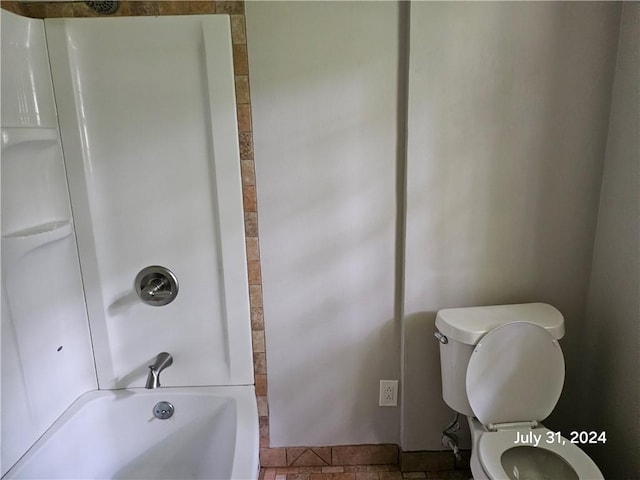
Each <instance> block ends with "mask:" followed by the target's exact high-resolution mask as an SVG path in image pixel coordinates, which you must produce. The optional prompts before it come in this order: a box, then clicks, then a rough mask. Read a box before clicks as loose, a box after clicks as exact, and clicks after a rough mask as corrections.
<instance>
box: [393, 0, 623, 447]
mask: <svg viewBox="0 0 640 480" xmlns="http://www.w3.org/2000/svg"><path fill="white" fill-rule="evenodd" d="M618 19H619V5H618V6H617V5H615V4H604V3H577V4H576V3H547V2H544V3H542V2H541V3H535V2H532V3H519V2H516V3H505V2H497V3H485V2H479V3H471V4H470V3H462V2H450V3H447V2H445V3H435V2H433V3H432V2H414V3H413V4H412V7H411V57H410V76H409V81H410V85H409V97H410V101H409V144H408V166H407V176H408V184H407V202H408V203H407V232H406V241H407V246H406V265H405V267H406V275H405V292H406V296H405V315H406V317H405V321H406V332H407V335H406V339H407V340H406V376H405V389H406V390H405V403H404V408H405V410H404V416H405V425H404V435H403V444H402V445H403V448H404V449H405V450H421V449H434V450H435V449H440V448H441V443H440V430H441V429H442V428H444V427H445V426H446V424H447V422H448V420H449V418H450V415H451V413H450V410H449V409H448V408H447V407H446V406H445V405H444V403H443V401H442V398H441V388H440V370H439V368H440V367H439V359H438V349H437V345H438V344H437V342H436V341H435V340H434V339H433V337H432V336H431V335H432V333H433V331H434V326H433V322H434V318H435V312H436V311H437V310H439V309H441V308H445V307H462V306H470V305H487V304H501V303H516V302H531V301H543V302H548V303H551V304H553V305H555V306H556V307H557V308H559V309H560V311H561V312H563V314H564V315H565V317H566V322H567V323H566V328H567V335H566V337H565V340H564V341H563V342H562V345H563V349H564V350H565V356H566V360H567V375H568V377H571V376H572V375H573V374H576V373H577V370H578V368H579V367H580V357H579V355H578V354H579V352H578V351H576V348H575V346H574V345H575V344H576V342H577V340H576V339H578V338H579V337H580V335H581V330H582V325H581V323H582V321H583V316H582V313H583V308H584V304H585V300H586V292H587V282H588V277H589V271H590V265H591V253H592V246H593V236H594V228H595V223H596V214H597V205H598V194H599V187H600V175H601V169H602V160H603V157H604V151H605V142H606V134H607V121H608V114H609V100H610V92H611V81H612V73H613V62H614V60H615V48H616V42H617V28H618ZM552 425H553V423H552ZM465 443H466V442H465ZM463 445H464V443H463Z"/></svg>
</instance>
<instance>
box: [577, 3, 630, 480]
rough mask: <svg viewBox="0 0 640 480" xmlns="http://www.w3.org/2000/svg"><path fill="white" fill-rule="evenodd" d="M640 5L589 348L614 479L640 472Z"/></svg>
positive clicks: (624, 80)
mask: <svg viewBox="0 0 640 480" xmlns="http://www.w3.org/2000/svg"><path fill="white" fill-rule="evenodd" d="M639 50H640V4H638V3H635V2H626V3H625V4H624V7H623V9H622V22H621V29H620V42H619V47H618V60H617V65H616V74H615V75H616V76H615V83H614V89H613V100H612V105H611V121H610V124H609V137H608V142H607V155H606V160H605V166H604V174H603V180H602V193H601V197H600V211H599V214H598V227H597V231H596V243H595V249H594V256H593V270H592V273H591V284H590V288H589V299H588V300H589V301H588V306H587V318H586V322H585V324H584V327H583V332H584V333H583V336H582V342H581V345H580V347H581V351H582V365H583V370H582V375H581V377H580V378H581V385H580V386H581V387H582V388H581V389H579V390H578V392H579V397H580V398H581V399H582V401H581V402H580V403H579V405H580V406H581V408H580V409H579V414H580V419H581V420H582V422H583V423H582V425H581V429H588V430H598V431H606V432H607V443H606V444H605V445H597V446H587V447H586V448H587V449H588V451H589V453H590V454H591V455H592V456H593V458H594V459H595V460H596V461H597V462H598V464H599V465H600V467H601V468H602V469H603V471H604V472H605V476H606V477H607V478H636V476H637V475H638V472H640V460H639V459H640V457H639V456H638V445H640V376H639V375H638V365H639V364H640V356H639V355H640V353H639V352H640V336H639V335H638V317H639V314H640V300H639V292H640V270H639V269H640V252H639V246H640V223H639V214H640V210H639V208H638V202H639V200H640V185H639V180H640V144H639V143H638V139H639V134H640V111H639V109H640V95H639V89H640V55H639Z"/></svg>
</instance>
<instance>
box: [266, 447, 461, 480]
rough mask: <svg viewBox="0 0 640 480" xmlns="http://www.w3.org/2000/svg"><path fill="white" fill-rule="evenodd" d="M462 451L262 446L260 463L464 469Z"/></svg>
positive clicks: (325, 470) (325, 468)
mask: <svg viewBox="0 0 640 480" xmlns="http://www.w3.org/2000/svg"><path fill="white" fill-rule="evenodd" d="M461 453H462V457H463V459H462V461H457V460H456V459H455V457H454V456H453V453H452V452H451V451H449V450H444V451H420V452H403V451H402V450H401V449H400V447H399V446H398V445H395V444H375V445H336V446H327V447H278V448H261V449H260V466H261V467H264V468H266V467H281V468H285V467H287V468H291V469H292V472H293V470H294V469H295V467H323V469H322V472H323V473H330V471H332V470H331V469H335V473H338V469H339V468H342V467H344V466H356V465H367V466H375V465H396V466H397V467H398V468H399V470H400V471H402V472H406V473H410V472H451V471H456V470H462V471H467V470H468V469H469V457H470V453H471V452H469V451H468V450H463V451H461ZM341 471H344V470H341ZM354 471H355V470H354ZM296 472H297V470H296ZM409 477H410V475H409ZM416 478H417V477H416Z"/></svg>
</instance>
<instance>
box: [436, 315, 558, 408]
mask: <svg viewBox="0 0 640 480" xmlns="http://www.w3.org/2000/svg"><path fill="white" fill-rule="evenodd" d="M512 322H530V323H534V324H536V325H539V326H541V327H543V328H544V329H546V330H547V331H548V332H549V333H550V334H551V335H552V336H553V337H554V338H555V339H556V340H558V339H560V338H562V336H563V335H564V317H563V316H562V314H561V313H560V312H559V311H558V310H557V309H556V308H555V307H553V306H551V305H549V304H546V303H523V304H518V305H493V306H488V307H466V308H447V309H444V310H440V311H439V312H438V314H437V316H436V329H437V330H438V332H439V334H438V333H436V336H437V337H438V338H439V339H440V368H441V372H442V397H443V399H444V401H445V402H446V403H447V405H449V407H451V408H452V409H453V410H455V411H456V412H459V413H461V414H463V415H468V416H469V415H471V416H473V410H472V409H471V406H470V405H469V401H468V399H467V387H466V377H467V365H468V364H469V359H470V358H471V354H472V353H473V350H474V348H475V345H476V344H477V343H478V342H479V341H480V339H481V338H482V337H483V336H484V335H485V334H486V333H488V332H490V331H491V330H493V329H494V328H497V327H499V326H501V325H504V324H506V323H512ZM445 342H446V343H445Z"/></svg>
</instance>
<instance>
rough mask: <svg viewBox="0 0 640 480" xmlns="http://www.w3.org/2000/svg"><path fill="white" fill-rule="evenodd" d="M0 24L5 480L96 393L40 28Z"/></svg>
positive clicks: (9, 17) (32, 23) (5, 18)
mask: <svg viewBox="0 0 640 480" xmlns="http://www.w3.org/2000/svg"><path fill="white" fill-rule="evenodd" d="M0 19H1V22H2V28H1V29H0V30H1V31H2V42H1V43H2V55H1V56H2V69H1V70H2V82H1V83H2V102H1V103H2V109H1V115H0V120H1V122H0V123H1V127H2V129H1V130H2V132H1V133H2V135H1V140H2V141H1V145H0V148H1V157H2V158H1V161H2V162H1V163H2V167H1V168H2V181H1V188H0V190H1V192H2V211H1V213H0V217H1V218H2V222H1V223H2V282H0V284H1V290H2V292H1V296H2V315H1V317H2V321H1V324H2V325H1V335H0V336H1V337H2V348H1V350H2V361H1V362H0V363H1V364H2V374H1V375H0V376H1V377H2V382H1V383H2V388H1V389H0V391H1V392H2V395H1V403H2V415H1V417H2V419H1V422H0V424H1V425H2V429H1V430H2V433H1V438H2V441H1V442H0V444H1V449H0V450H1V458H0V464H1V467H2V472H1V474H2V475H4V473H5V472H6V471H7V470H8V468H10V467H11V465H13V464H14V463H15V462H16V461H17V460H18V459H19V458H20V457H21V456H22V455H23V454H24V453H25V452H26V451H27V449H28V448H29V447H30V446H31V445H32V444H33V443H34V442H35V441H36V440H37V439H38V437H40V435H42V434H43V433H44V431H45V430H46V429H47V428H48V427H49V426H50V425H51V424H52V423H53V422H54V420H55V419H56V418H57V417H58V416H59V415H61V414H62V412H64V411H65V410H66V409H67V408H68V407H69V405H70V404H71V403H72V402H73V401H74V400H75V399H76V398H77V397H78V396H80V395H82V394H83V393H84V392H86V391H87V390H93V389H95V388H97V384H96V375H95V371H94V368H93V364H94V362H93V356H92V352H91V340H90V337H89V325H88V323H87V315H86V310H85V303H84V297H83V294H82V280H81V277H80V268H79V265H78V252H77V248H76V243H75V236H74V231H73V219H72V217H71V208H70V205H69V193H68V190H67V182H66V178H65V169H64V163H63V159H62V149H61V146H60V136H59V133H58V123H57V120H56V108H55V103H54V99H53V85H52V83H51V75H50V73H49V59H48V56H47V47H46V40H45V32H44V23H43V21H42V20H37V19H31V18H25V17H20V16H18V15H15V14H13V13H10V12H7V11H5V10H1V11H0Z"/></svg>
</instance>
